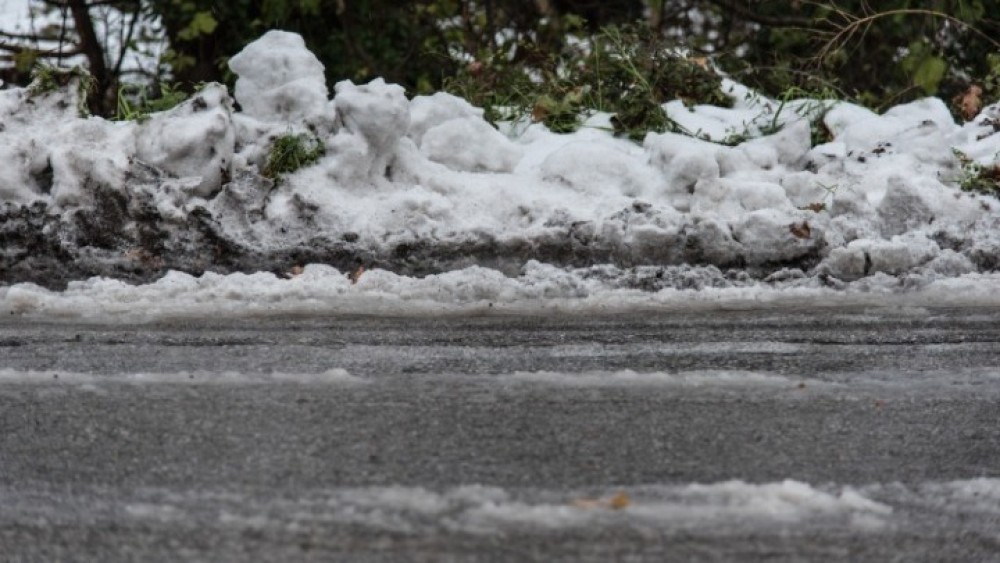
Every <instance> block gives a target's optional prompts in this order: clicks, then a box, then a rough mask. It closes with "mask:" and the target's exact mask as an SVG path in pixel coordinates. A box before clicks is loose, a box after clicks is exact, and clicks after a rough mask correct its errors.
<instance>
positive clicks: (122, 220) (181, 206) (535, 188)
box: [0, 31, 1000, 317]
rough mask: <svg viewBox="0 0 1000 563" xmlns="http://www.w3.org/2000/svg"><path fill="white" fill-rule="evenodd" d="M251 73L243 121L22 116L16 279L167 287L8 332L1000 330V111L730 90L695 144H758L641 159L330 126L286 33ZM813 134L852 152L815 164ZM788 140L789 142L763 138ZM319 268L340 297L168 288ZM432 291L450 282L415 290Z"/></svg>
mask: <svg viewBox="0 0 1000 563" xmlns="http://www.w3.org/2000/svg"><path fill="white" fill-rule="evenodd" d="M230 66H231V69H232V70H233V72H234V73H236V74H237V75H238V76H239V79H238V81H237V84H236V88H235V92H234V96H235V100H234V99H233V98H231V97H230V94H229V93H228V92H227V91H226V89H225V88H224V87H222V86H219V85H208V86H206V87H205V88H204V89H203V90H202V91H201V92H199V93H198V94H197V95H195V96H194V97H193V98H192V99H190V100H189V101H187V102H185V103H184V104H182V105H180V106H178V107H176V108H174V109H172V110H169V111H166V112H163V113H160V114H155V115H153V116H152V117H151V118H150V119H148V120H145V121H142V122H124V123H122V122H109V121H106V120H104V119H101V118H95V117H91V118H81V117H78V116H77V115H76V107H77V105H76V99H75V93H74V91H73V89H72V88H70V89H68V90H65V91H58V92H54V93H49V94H32V93H31V92H30V91H29V90H28V89H19V88H12V89H8V90H2V91H0V123H2V126H3V127H2V129H0V160H2V161H3V162H5V163H7V164H6V165H5V166H4V167H2V168H0V202H4V203H5V205H3V206H0V220H2V221H0V225H6V226H5V227H4V228H6V229H7V230H9V231H11V232H19V233H25V232H29V233H32V235H31V236H27V237H20V238H18V237H13V236H11V237H8V238H9V239H10V240H11V244H9V245H8V246H7V248H5V249H4V250H3V254H2V258H3V264H4V265H5V270H6V271H5V272H4V273H3V276H4V278H0V279H6V280H7V281H8V282H17V281H25V280H31V281H35V282H37V283H41V284H43V285H46V286H49V287H61V286H62V285H63V284H62V283H60V280H61V279H62V278H60V277H59V276H60V275H64V276H71V275H73V272H78V271H79V272H92V273H93V272H99V273H106V274H107V275H109V276H113V277H117V278H124V279H127V280H132V281H142V280H146V281H149V280H155V279H158V278H160V277H161V276H162V279H159V281H156V282H155V283H152V284H151V285H147V286H143V287H142V288H141V289H140V288H136V287H132V286H128V285H126V284H123V283H120V282H116V281H111V280H109V279H100V278H94V279H91V280H89V281H83V282H74V283H71V284H70V287H69V289H68V290H66V291H65V292H62V293H58V294H56V293H49V292H46V291H43V290H41V289H40V288H38V287H35V286H33V285H27V284H16V285H12V286H10V287H7V288H6V289H0V309H2V310H4V311H5V312H8V313H26V314H36V315H38V314H52V315H81V314H87V313H94V314H98V313H106V314H110V315H119V314H124V315H131V316H140V315H148V316H152V317H156V316H161V315H165V314H168V311H169V310H171V309H173V310H174V311H175V312H178V313H180V314H185V313H190V312H194V311H201V312H206V311H212V312H213V313H221V314H236V313H237V312H238V311H242V312H243V313H248V312H249V313H254V314H259V313H267V312H289V311H298V310H317V311H320V312H375V313H379V312H381V313H400V312H401V313H404V314H406V313H408V312H426V311H429V310H430V311H442V310H449V311H450V310H461V311H466V312H467V311H470V310H477V311H481V310H489V309H491V308H492V309H496V308H497V307H500V308H503V309H504V310H508V311H530V310H532V309H533V308H535V307H536V306H537V303H538V302H540V301H545V302H550V305H549V307H550V308H552V307H555V308H558V309H562V310H565V309H570V310H586V311H593V310H595V309H597V310H603V309H605V308H609V307H610V308H625V309H628V308H637V307H638V308H643V307H648V308H684V307H706V308H712V307H726V306H738V307H742V306H752V305H759V304H762V303H772V302H775V301H779V302H785V303H793V302H808V303H816V302H819V303H823V302H825V301H828V300H833V299H835V298H836V299H840V298H844V299H846V300H847V301H852V302H857V303H861V304H867V303H869V302H880V301H885V300H888V301H890V302H901V303H907V304H909V303H917V304H928V303H939V304H967V305H981V304H984V303H985V304H991V305H992V304H996V299H995V298H994V297H993V295H992V294H991V292H990V291H989V287H990V285H991V284H993V283H994V282H995V281H996V280H995V278H994V276H993V275H992V274H990V273H989V272H992V271H993V270H994V269H995V268H996V265H997V264H998V263H1000V237H998V235H997V233H998V232H1000V229H998V226H1000V204H998V202H997V201H996V200H995V199H993V198H990V197H985V196H978V195H970V194H968V193H964V192H961V191H960V190H959V189H958V188H957V187H956V182H957V180H958V179H959V178H960V177H961V174H962V170H961V167H960V163H959V162H958V160H957V159H956V157H955V155H954V154H953V149H957V150H960V151H962V152H963V153H965V154H966V155H968V156H969V157H970V158H972V159H974V160H975V161H976V162H978V163H980V164H984V165H995V164H997V163H998V162H1000V156H998V154H1000V134H998V126H997V123H998V122H1000V105H998V104H994V105H991V106H987V107H986V108H985V109H984V110H983V112H982V113H981V115H979V116H978V117H977V118H976V119H974V120H973V121H971V122H969V123H966V124H964V125H959V124H956V123H955V122H954V120H953V119H952V117H951V116H950V114H949V112H948V110H947V108H946V107H945V106H944V104H943V103H942V102H941V101H940V100H938V99H934V98H928V99H923V100H919V101H916V102H913V103H910V104H905V105H900V106H897V107H895V108H892V109H891V110H889V111H887V112H886V113H885V114H883V115H876V114H874V113H872V112H871V111H869V110H867V109H865V108H861V107H858V106H855V105H852V104H849V103H844V102H837V101H815V100H795V101H791V102H789V103H787V104H784V105H782V104H779V103H777V102H776V101H774V100H769V99H767V98H765V97H763V96H760V95H757V94H755V93H753V92H750V91H749V90H747V89H746V88H744V87H742V86H741V85H739V84H736V83H733V82H730V81H725V83H724V88H725V89H726V91H728V92H729V93H730V94H731V95H732V96H733V98H734V101H735V102H736V104H735V107H733V108H732V109H724V108H718V107H709V106H695V107H693V108H687V107H684V106H683V105H682V104H680V102H671V103H668V104H666V105H665V106H664V107H665V109H666V110H667V112H668V113H669V114H670V116H671V117H672V118H673V119H674V120H675V121H677V122H678V123H679V124H681V125H682V126H683V127H684V128H686V129H687V130H688V131H691V132H692V133H697V134H698V135H701V136H703V137H705V138H708V139H712V140H716V141H718V140H722V139H726V138H732V136H733V135H749V136H750V137H751V138H750V139H749V140H747V141H745V142H742V143H740V144H738V145H735V146H726V145H723V144H718V143H714V142H709V141H708V140H703V139H699V138H693V137H691V136H687V135H680V134H676V133H664V134H649V135H647V136H646V138H645V140H644V141H643V142H642V143H641V144H636V143H633V142H630V141H627V140H624V139H620V138H615V137H614V136H613V135H612V134H611V133H610V132H608V131H607V130H606V129H605V128H602V127H599V126H593V127H584V128H583V129H582V130H580V131H579V132H577V133H574V134H570V135H556V134H553V133H551V132H549V131H548V130H547V129H545V128H544V127H543V126H542V125H540V124H527V123H507V124H502V126H501V131H502V132H500V131H497V130H495V129H493V128H492V127H490V126H489V125H488V124H487V123H486V122H485V121H484V120H483V118H482V111H481V110H479V109H477V108H474V107H472V106H470V105H469V104H468V103H467V102H465V101H464V100H461V99H459V98H456V97H454V96H450V95H448V94H444V93H438V94H435V95H433V96H417V97H415V98H413V99H407V98H406V96H405V95H404V92H403V90H402V88H400V87H399V86H396V85H391V84H386V83H385V82H383V81H382V80H375V81H373V82H371V83H369V84H366V85H355V84H353V83H351V82H349V81H344V82H340V83H338V84H336V85H335V86H334V88H333V90H334V92H335V94H334V96H333V99H332V100H331V99H329V92H328V89H327V85H326V84H325V82H324V80H323V68H322V64H321V63H320V62H319V61H318V60H317V59H316V57H315V56H314V55H312V53H310V52H309V51H307V50H306V49H305V46H304V43H303V42H302V39H301V37H299V36H297V35H295V34H291V33H286V32H278V31H272V32H268V33H267V34H265V35H264V36H263V37H261V38H260V39H259V40H258V41H256V42H254V43H252V44H250V45H249V46H247V47H246V49H244V50H243V51H242V52H241V53H239V54H237V55H236V56H234V57H233V58H232V59H231V61H230ZM234 102H235V103H238V105H239V107H240V108H241V109H240V110H239V111H237V110H236V109H234V108H235V107H236V105H235V103H234ZM815 116H821V117H820V119H822V122H823V124H824V125H825V126H826V128H828V129H829V130H830V131H831V132H832V133H833V135H834V139H833V140H832V141H831V142H829V143H826V144H823V145H819V146H816V147H812V146H811V142H810V130H809V124H808V121H807V118H809V117H815ZM606 121H607V116H604V115H595V116H592V117H591V119H590V120H589V122H588V123H590V124H592V125H599V124H601V123H606ZM771 125H777V126H781V127H780V130H778V132H776V133H773V134H770V135H763V134H761V131H762V130H766V129H767V127H768V126H771ZM289 133H291V134H304V135H310V136H315V137H316V138H317V139H318V140H319V141H320V142H321V143H322V146H323V147H324V149H325V156H323V157H322V158H321V159H320V160H319V161H318V162H316V163H315V164H313V165H311V166H307V167H305V168H303V169H301V170H299V171H297V172H294V173H292V174H289V175H287V176H286V177H283V178H281V179H279V180H278V181H277V182H272V181H271V180H269V179H266V178H263V177H262V176H261V175H260V170H262V169H263V167H264V164H265V161H266V159H267V155H268V151H269V149H270V146H271V145H272V143H273V142H274V140H275V139H276V138H277V137H278V136H280V135H284V134H289ZM39 206H41V207H39ZM53 249H56V250H53ZM46 252H48V253H51V256H50V257H49V258H50V259H51V261H49V262H46V261H45V259H46V258H45V256H46V254H45V253H46ZM533 259H538V260H541V261H542V262H545V263H547V264H549V265H545V264H539V263H536V262H533V261H532V260H533ZM305 262H326V263H328V264H332V265H333V266H335V267H336V268H339V269H340V270H344V271H343V272H340V271H337V270H336V269H335V268H331V267H329V266H318V265H314V266H310V267H307V268H306V269H305V274H303V275H302V276H300V277H298V278H296V279H293V280H281V279H278V278H277V277H275V276H274V275H272V274H269V273H258V274H248V275H244V274H232V275H230V276H228V277H221V276H219V275H215V274H206V275H205V276H203V277H201V278H194V277H191V276H188V275H186V274H181V273H176V272H171V273H166V271H167V270H169V269H170V268H183V269H185V270H188V271H203V270H209V271H211V270H213V269H217V270H220V271H223V272H231V271H234V270H243V271H254V270H271V271H279V270H287V269H288V268H291V267H292V266H295V265H296V264H297V263H305ZM357 264H365V265H366V267H368V268H369V271H368V272H367V273H366V274H364V275H363V276H362V277H361V281H360V282H359V283H358V284H357V286H352V285H350V284H349V282H348V281H347V278H346V277H345V275H344V274H346V273H347V272H348V271H349V270H351V269H353V267H354V266H352V265H357ZM474 264H480V265H483V266H489V268H487V267H480V266H474ZM595 264H596V265H600V264H608V265H607V266H592V265H595ZM583 266H588V267H589V269H588V268H587V267H583ZM373 267H374V268H382V269H383V270H386V269H387V270H391V271H395V272H398V273H399V274H401V275H396V274H393V273H389V272H388V271H382V270H374V269H372V268H373ZM573 267H575V269H574V268H573ZM646 267H652V268H654V270H655V268H657V267H658V268H660V269H659V270H655V271H654V270H648V269H647V270H643V268H646ZM74 268H76V269H74ZM601 268H603V270H601ZM62 269H65V270H66V272H69V273H66V274H60V273H59V272H60V271H61V270H62ZM137 272H138V273H137ZM601 272H603V273H601ZM741 272H742V273H741ZM164 273H166V275H165V276H163V274H164ZM402 274H410V276H407V275H402ZM426 274H436V275H431V276H428V277H424V278H417V277H412V275H421V276H423V275H426ZM694 278H698V279H694ZM629 280H631V282H630V281H629ZM685 288H689V289H701V290H703V291H702V292H701V293H699V295H698V296H697V297H691V295H690V294H687V293H683V292H682V290H683V289H685ZM634 289H644V290H647V294H644V295H639V294H638V293H637V292H635V291H633V290H634ZM649 290H653V291H654V292H655V293H651V294H650V293H649ZM904 291H905V292H908V293H906V295H904V296H900V293H901V292H904ZM206 307H208V309H206Z"/></svg>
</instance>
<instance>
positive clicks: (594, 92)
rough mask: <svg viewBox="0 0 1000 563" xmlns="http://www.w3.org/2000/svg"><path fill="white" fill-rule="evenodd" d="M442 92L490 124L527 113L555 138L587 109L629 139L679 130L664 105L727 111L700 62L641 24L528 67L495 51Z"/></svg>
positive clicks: (715, 81) (727, 102) (605, 32)
mask: <svg viewBox="0 0 1000 563" xmlns="http://www.w3.org/2000/svg"><path fill="white" fill-rule="evenodd" d="M444 89H445V90H446V91H449V92H451V93H453V94H456V95H459V96H462V97H464V98H466V99H468V100H469V101H470V102H472V103H473V104H475V105H478V106H481V107H483V108H484V109H485V110H486V117H487V119H489V120H490V121H497V120H501V119H518V118H523V117H527V116H530V118H531V119H532V120H534V121H538V122H542V123H544V124H545V125H546V126H548V127H549V128H550V129H551V130H553V131H555V132H559V133H565V132H571V131H574V130H576V129H577V128H578V127H579V126H580V124H581V123H582V121H583V120H584V119H585V118H586V116H587V114H588V113H590V112H591V111H592V110H597V111H605V112H608V113H612V114H614V117H613V118H612V124H613V126H614V128H615V131H616V132H617V133H620V134H624V135H627V136H629V137H631V138H633V139H642V137H643V136H644V135H645V134H646V133H647V132H650V131H652V132H663V131H681V128H680V127H679V126H678V125H677V124H676V123H674V122H673V121H672V120H670V118H669V117H668V116H667V114H666V113H665V112H664V111H663V109H662V107H661V105H662V104H663V103H665V102H668V101H671V100H674V99H680V100H683V101H684V102H685V103H686V104H714V105H720V106H725V107H729V106H732V99H730V98H729V97H728V96H727V95H726V94H725V93H724V92H722V89H721V78H720V76H719V74H718V73H717V72H715V71H714V70H712V69H711V67H710V64H709V61H708V59H705V58H698V57H690V56H688V55H685V54H683V53H681V52H679V51H678V50H677V49H676V48H674V47H671V45H669V44H668V43H667V42H665V41H664V40H663V39H662V38H661V37H658V36H656V35H655V34H653V33H652V32H651V31H650V30H649V29H648V28H647V27H644V26H623V27H616V26H611V27H606V28H604V29H602V30H601V31H600V32H599V33H597V34H595V35H592V36H589V37H582V38H580V43H579V44H578V46H577V47H576V48H572V49H565V50H564V51H562V52H561V53H558V54H556V55H552V56H548V57H546V58H544V59H539V60H537V61H535V63H534V64H533V65H527V64H522V63H513V62H511V61H509V60H507V58H505V57H504V55H503V53H495V54H493V55H492V56H489V57H488V58H486V60H485V61H476V62H474V63H473V64H470V65H467V66H466V67H465V68H464V69H463V70H461V71H459V72H458V74H457V75H456V76H455V77H453V78H450V79H448V80H446V81H445V83H444Z"/></svg>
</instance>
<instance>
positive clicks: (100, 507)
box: [0, 310, 1000, 561]
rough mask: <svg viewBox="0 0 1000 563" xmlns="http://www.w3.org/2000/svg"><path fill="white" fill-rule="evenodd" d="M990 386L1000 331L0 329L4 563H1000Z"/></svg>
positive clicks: (496, 324)
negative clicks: (540, 562) (397, 562)
mask: <svg viewBox="0 0 1000 563" xmlns="http://www.w3.org/2000/svg"><path fill="white" fill-rule="evenodd" d="M998 366H1000V312H997V311H954V310H952V311H945V310H933V311H925V310H909V311H882V310H868V311H853V312H841V313H837V314H832V313H829V312H813V311H799V312H787V311H786V312H782V313H767V312H759V311H758V312H728V313H713V314H710V315H693V316H677V315H669V316H665V315H633V316H618V317H604V318H583V317H558V318H531V317H516V318H510V317H478V318H469V317H456V318H443V319H386V318H284V319H248V320H240V321H225V322H221V321H220V322H213V321H210V320H187V321H176V322H172V323H160V324H151V325H141V326H122V325H85V324H68V323H62V324H47V323H38V322H27V321H24V320H17V319H10V320H7V321H5V322H3V323H0V561H58V560H66V561H70V560H72V561H177V560H201V561H245V560H262V561H263V560H267V561H277V560H337V559H341V560H434V561H437V560H449V559H452V560H468V559H481V560H516V561H523V560H544V561H552V560H559V559H566V560H595V561H609V560H630V559H631V560H740V561H755V560H767V561H784V560H787V561H798V560H854V561H857V560H871V561H891V560H905V561H915V560H928V561H930V560H933V561H942V560H954V561H972V560H976V561H984V560H1000V367H998ZM622 370H630V371H622ZM789 480H790V481H789ZM734 481H738V482H734ZM699 483H700V484H704V486H698V485H695V484H699Z"/></svg>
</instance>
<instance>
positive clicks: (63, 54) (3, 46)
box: [0, 42, 83, 59]
mask: <svg viewBox="0 0 1000 563" xmlns="http://www.w3.org/2000/svg"><path fill="white" fill-rule="evenodd" d="M0 51H6V52H8V53H14V54H15V55H16V54H20V53H34V54H35V55H36V56H38V57H39V58H46V59H68V58H71V57H75V56H77V55H80V54H81V53H82V52H83V51H81V50H80V49H77V48H74V49H70V50H68V51H65V50H62V51H59V50H54V49H47V50H41V49H34V48H32V47H25V46H24V45H13V44H10V43H4V42H0Z"/></svg>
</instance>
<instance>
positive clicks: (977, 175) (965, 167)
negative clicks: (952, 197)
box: [953, 149, 1000, 196]
mask: <svg viewBox="0 0 1000 563" xmlns="http://www.w3.org/2000/svg"><path fill="white" fill-rule="evenodd" d="M953 152H954V153H955V158H957V159H958V162H959V164H960V165H961V167H962V173H961V176H960V177H959V180H958V186H959V187H960V188H961V189H962V191H966V192H975V193H980V194H986V195H992V196H1000V166H998V165H993V166H983V165H982V164H979V163H978V162H976V161H974V160H972V159H971V158H969V157H968V155H966V154H965V153H963V152H962V151H960V150H958V149H953Z"/></svg>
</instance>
